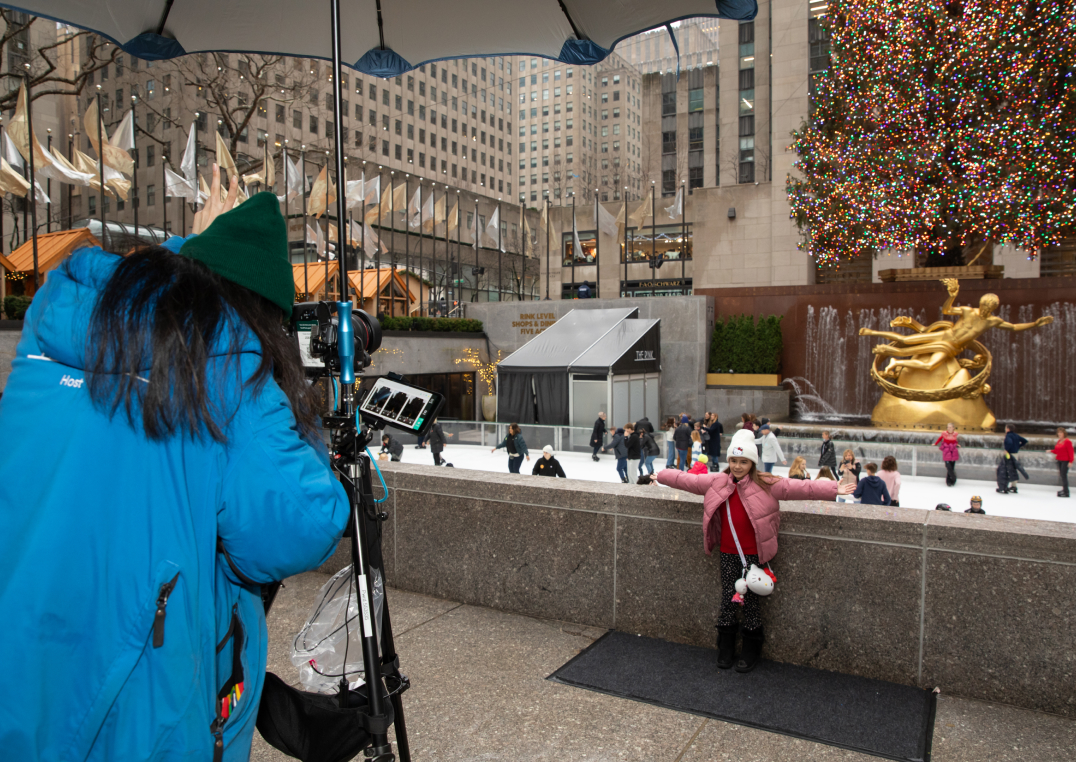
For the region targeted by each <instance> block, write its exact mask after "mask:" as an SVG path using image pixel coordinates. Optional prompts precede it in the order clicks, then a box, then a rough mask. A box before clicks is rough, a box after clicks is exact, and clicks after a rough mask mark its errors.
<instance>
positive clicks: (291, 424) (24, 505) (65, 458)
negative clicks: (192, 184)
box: [0, 167, 348, 762]
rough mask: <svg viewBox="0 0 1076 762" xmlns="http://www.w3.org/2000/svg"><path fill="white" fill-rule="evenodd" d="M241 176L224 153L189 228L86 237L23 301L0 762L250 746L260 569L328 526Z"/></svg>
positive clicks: (10, 456)
mask: <svg viewBox="0 0 1076 762" xmlns="http://www.w3.org/2000/svg"><path fill="white" fill-rule="evenodd" d="M236 191H237V186H236V183H235V180H234V178H233V182H232V186H231V189H230V191H229V193H228V196H227V198H226V199H224V200H221V197H220V179H219V171H218V169H217V168H216V167H214V168H213V185H212V189H211V192H210V195H209V199H208V201H207V203H206V206H205V209H204V210H203V211H201V212H199V214H198V215H197V216H196V218H195V232H199V233H200V235H195V236H192V237H190V238H188V239H186V240H184V239H181V238H175V237H173V238H171V239H169V240H168V241H167V242H166V243H165V245H164V247H150V248H148V249H145V250H142V251H138V252H135V253H133V254H131V255H130V256H127V257H120V256H117V255H115V254H109V253H106V252H104V251H102V250H101V249H100V248H92V249H83V250H80V251H77V252H75V253H74V254H73V255H72V256H71V257H70V258H69V259H68V260H66V261H65V262H64V263H63V264H62V265H61V266H60V267H59V268H57V269H56V270H54V271H53V272H51V273H49V277H48V281H47V282H46V284H45V286H44V288H42V290H41V291H40V292H39V293H38V294H37V295H36V296H35V298H34V300H33V304H32V305H31V307H30V309H29V310H28V311H27V314H26V321H25V326H24V328H23V332H22V338H21V341H20V342H19V346H18V349H17V354H16V358H15V360H14V362H13V368H12V373H11V376H10V377H9V379H8V382H7V387H6V389H5V390H4V394H3V397H2V398H0V431H4V432H6V433H7V434H8V435H9V437H10V438H11V439H12V441H13V442H14V443H15V444H14V446H13V447H8V448H6V449H4V450H3V451H0V621H2V622H3V623H4V625H3V627H0V653H5V654H8V656H9V657H10V659H11V663H10V665H9V668H8V669H5V670H4V671H3V676H2V677H0V757H2V758H3V759H11V760H38V761H40V760H74V759H78V760H83V759H88V760H180V759H182V760H194V759H197V760H205V761H206V762H209V760H245V759H247V758H248V757H249V755H250V745H251V737H252V735H253V732H254V722H255V719H256V717H257V713H258V701H259V698H260V695H261V689H262V682H263V678H264V674H265V661H266V644H267V631H266V626H265V614H264V610H263V605H262V601H261V586H262V585H263V584H266V583H270V582H273V581H276V580H281V579H283V578H285V577H288V576H290V575H293V574H297V573H299V572H303V571H306V570H309V569H313V568H315V567H317V566H319V565H320V564H321V563H323V562H324V561H325V560H326V559H327V558H328V557H329V556H330V555H331V554H332V552H333V550H334V549H335V548H336V545H337V542H338V541H339V538H340V535H341V533H342V531H343V527H344V524H345V522H346V520H347V516H348V501H347V496H346V494H345V493H344V490H343V488H342V487H341V486H340V484H339V483H338V482H337V480H336V478H335V477H334V476H333V474H332V472H331V470H330V467H329V461H328V455H327V452H326V448H325V446H324V445H323V444H322V443H321V440H320V438H319V436H318V431H317V429H318V419H317V414H316V411H315V408H314V400H313V397H312V396H311V390H310V387H309V386H308V384H307V383H306V380H305V378H304V376H303V370H302V366H301V364H300V358H299V352H298V348H297V346H296V345H295V344H294V342H293V341H292V340H291V339H290V338H288V336H287V335H286V334H285V331H284V324H285V321H286V319H287V318H288V317H289V316H290V315H291V310H292V304H293V302H294V299H295V289H294V283H293V279H292V268H291V265H290V264H289V261H288V253H287V236H286V232H285V222H284V218H283V217H282V216H281V214H280V208H279V205H278V202H277V200H276V197H275V196H273V194H271V193H261V194H258V195H257V196H254V197H253V198H252V199H250V200H249V201H247V202H246V203H244V204H243V205H242V206H239V207H236V208H235V209H234V210H232V206H233V205H234V203H235V197H236ZM177 253H178V254H177Z"/></svg>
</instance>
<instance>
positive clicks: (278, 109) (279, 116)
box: [276, 103, 284, 124]
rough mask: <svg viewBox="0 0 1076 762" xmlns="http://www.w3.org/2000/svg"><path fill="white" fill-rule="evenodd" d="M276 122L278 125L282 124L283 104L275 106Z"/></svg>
mask: <svg viewBox="0 0 1076 762" xmlns="http://www.w3.org/2000/svg"><path fill="white" fill-rule="evenodd" d="M276 120H277V122H279V123H280V124H284V104H283V103H278V104H276Z"/></svg>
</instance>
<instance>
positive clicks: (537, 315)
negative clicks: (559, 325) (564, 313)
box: [512, 312, 557, 336]
mask: <svg viewBox="0 0 1076 762" xmlns="http://www.w3.org/2000/svg"><path fill="white" fill-rule="evenodd" d="M555 322H557V316H556V315H555V314H554V313H552V312H521V313H519V319H518V320H513V321H512V328H513V329H519V334H520V335H521V336H537V335H538V334H540V333H541V332H542V331H544V330H545V329H546V328H548V327H549V326H551V325H553V324H554V323H555Z"/></svg>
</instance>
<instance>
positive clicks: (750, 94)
mask: <svg viewBox="0 0 1076 762" xmlns="http://www.w3.org/2000/svg"><path fill="white" fill-rule="evenodd" d="M754 113H755V91H754V90H741V91H740V116H744V115H745V114H754Z"/></svg>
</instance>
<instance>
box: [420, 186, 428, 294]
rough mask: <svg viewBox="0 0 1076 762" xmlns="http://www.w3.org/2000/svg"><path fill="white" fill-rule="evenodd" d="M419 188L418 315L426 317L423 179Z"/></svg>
mask: <svg viewBox="0 0 1076 762" xmlns="http://www.w3.org/2000/svg"><path fill="white" fill-rule="evenodd" d="M418 188H419V194H418V314H419V315H425V314H426V313H427V312H428V311H429V306H430V305H429V301H430V300H429V299H427V300H426V304H423V303H422V265H423V264H425V263H424V262H423V259H424V258H423V256H422V254H423V251H422V249H423V248H424V246H423V243H422V223H423V220H422V178H421V177H420V178H419V179H418Z"/></svg>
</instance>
